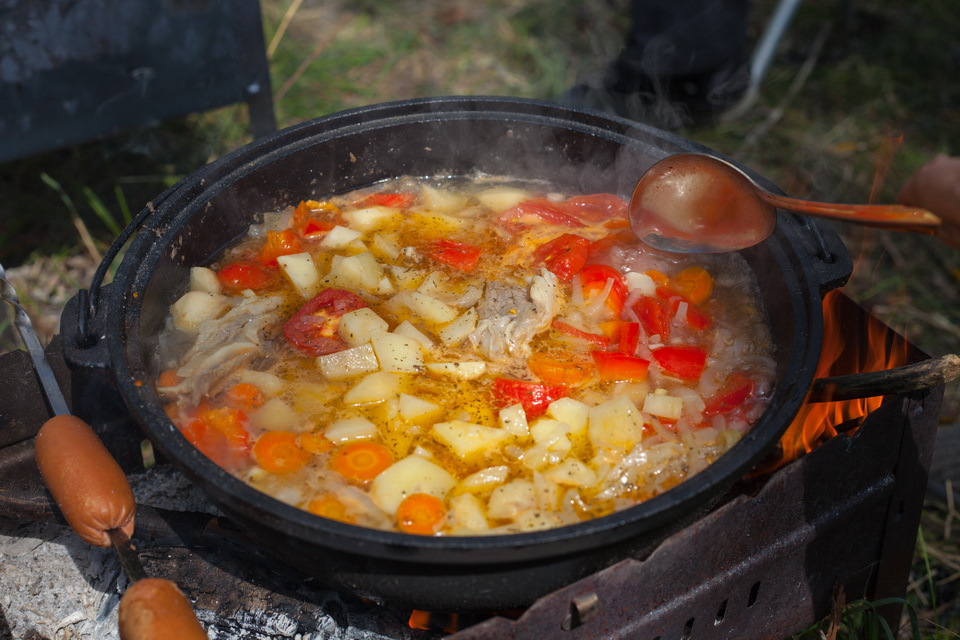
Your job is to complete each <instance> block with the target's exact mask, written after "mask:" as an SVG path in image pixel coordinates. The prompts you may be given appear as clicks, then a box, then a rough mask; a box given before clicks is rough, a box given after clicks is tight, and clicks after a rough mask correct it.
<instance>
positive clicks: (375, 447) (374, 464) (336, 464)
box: [330, 442, 393, 483]
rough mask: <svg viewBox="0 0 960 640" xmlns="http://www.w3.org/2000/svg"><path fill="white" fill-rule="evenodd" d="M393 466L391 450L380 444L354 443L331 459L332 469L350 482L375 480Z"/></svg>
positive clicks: (342, 448) (340, 449)
mask: <svg viewBox="0 0 960 640" xmlns="http://www.w3.org/2000/svg"><path fill="white" fill-rule="evenodd" d="M391 464H393V455H392V454H391V453H390V450H389V449H387V447H385V446H384V445H382V444H380V443H379V442H352V443H350V444H348V445H345V446H343V447H340V448H339V449H337V451H336V452H335V453H334V454H333V457H332V458H331V459H330V467H331V468H332V469H333V470H334V471H336V472H337V473H339V474H340V475H341V476H343V477H344V478H346V479H347V480H349V481H350V482H357V483H362V482H367V481H369V480H373V479H374V478H376V477H377V476H378V475H380V472H382V471H383V470H384V469H386V468H387V467H389V466H390V465H391Z"/></svg>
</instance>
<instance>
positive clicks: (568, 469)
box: [543, 458, 597, 487]
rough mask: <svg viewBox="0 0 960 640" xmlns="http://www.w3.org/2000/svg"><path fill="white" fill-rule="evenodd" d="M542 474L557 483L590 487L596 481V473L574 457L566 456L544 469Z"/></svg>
mask: <svg viewBox="0 0 960 640" xmlns="http://www.w3.org/2000/svg"><path fill="white" fill-rule="evenodd" d="M543 476H544V477H545V478H546V479H547V480H550V481H551V482H556V483H557V484H565V485H571V486H574V487H592V486H593V485H595V484H596V483H597V474H596V473H595V472H594V471H593V469H591V468H590V467H588V466H587V465H585V464H584V463H582V462H580V461H579V460H577V459H576V458H566V459H565V460H564V461H563V462H561V463H560V464H558V465H556V466H554V467H550V468H549V469H545V470H544V471H543Z"/></svg>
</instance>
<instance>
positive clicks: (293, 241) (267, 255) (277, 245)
mask: <svg viewBox="0 0 960 640" xmlns="http://www.w3.org/2000/svg"><path fill="white" fill-rule="evenodd" d="M301 251H303V249H302V248H301V247H300V239H299V238H298V237H297V234H295V233H294V232H293V229H284V230H283V231H267V240H266V242H264V244H263V248H262V249H261V250H260V264H262V265H263V266H265V267H275V266H277V258H279V257H280V256H288V255H290V254H292V253H300V252H301Z"/></svg>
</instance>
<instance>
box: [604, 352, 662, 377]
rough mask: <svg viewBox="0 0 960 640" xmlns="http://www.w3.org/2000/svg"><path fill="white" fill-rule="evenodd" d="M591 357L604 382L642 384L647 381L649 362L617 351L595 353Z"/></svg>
mask: <svg viewBox="0 0 960 640" xmlns="http://www.w3.org/2000/svg"><path fill="white" fill-rule="evenodd" d="M590 355H591V356H593V361H594V362H595V363H596V365H597V373H599V374H600V377H601V378H603V379H604V380H612V381H615V382H621V381H626V380H629V381H632V382H642V381H644V380H646V379H647V370H648V369H649V367H650V361H649V360H644V359H643V358H638V357H637V356H632V355H629V354H626V353H618V352H615V351H594V352H593V353H591V354H590Z"/></svg>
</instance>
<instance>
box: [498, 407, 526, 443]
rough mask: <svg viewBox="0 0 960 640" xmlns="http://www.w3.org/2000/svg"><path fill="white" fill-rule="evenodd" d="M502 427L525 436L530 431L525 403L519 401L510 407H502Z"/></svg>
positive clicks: (509, 431)
mask: <svg viewBox="0 0 960 640" xmlns="http://www.w3.org/2000/svg"><path fill="white" fill-rule="evenodd" d="M499 417H500V428H501V429H503V430H504V431H506V432H508V433H510V434H512V435H515V436H525V435H527V434H529V433H530V428H529V425H528V424H527V412H526V411H524V410H523V405H522V404H520V403H519V402H518V403H517V404H514V405H510V406H509V407H504V408H503V409H500V416H499Z"/></svg>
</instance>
